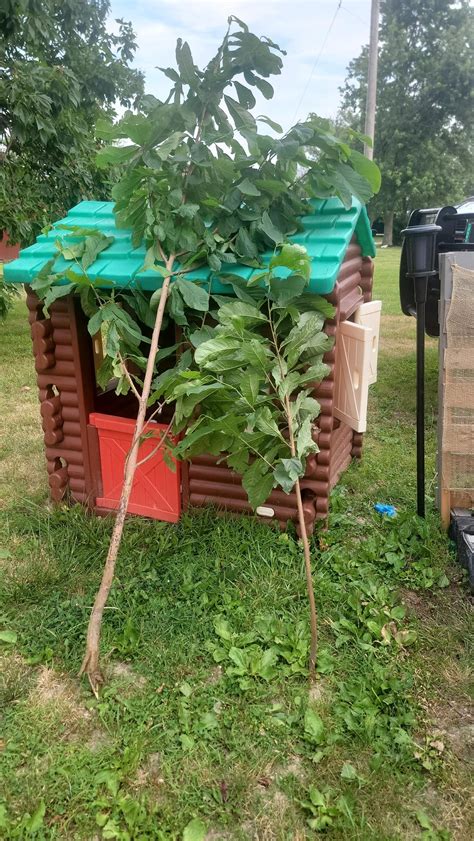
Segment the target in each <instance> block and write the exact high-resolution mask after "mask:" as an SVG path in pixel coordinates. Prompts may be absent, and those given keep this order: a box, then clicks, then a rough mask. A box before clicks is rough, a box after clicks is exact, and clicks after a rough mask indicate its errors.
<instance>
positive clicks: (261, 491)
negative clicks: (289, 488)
mask: <svg viewBox="0 0 474 841" xmlns="http://www.w3.org/2000/svg"><path fill="white" fill-rule="evenodd" d="M242 485H243V486H244V489H245V491H246V493H247V496H248V498H249V503H250V505H251V506H252V508H253V509H254V511H255V509H256V508H258V506H259V505H263V503H264V502H265V501H266V499H267V498H268V496H269V494H270V493H271V491H272V488H273V475H272V474H271V473H269V472H268V466H267V465H266V464H265V462H263V461H262V460H261V459H260V458H256V459H255V461H253V462H252V464H251V465H250V467H248V468H247V469H246V470H245V472H244V474H243V476H242Z"/></svg>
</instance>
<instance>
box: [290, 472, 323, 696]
mask: <svg viewBox="0 0 474 841" xmlns="http://www.w3.org/2000/svg"><path fill="white" fill-rule="evenodd" d="M295 491H296V505H297V508H298V524H299V527H300V534H301V540H302V541H303V553H304V565H305V571H306V589H307V591H308V599H309V618H310V626H311V643H310V647H309V679H310V681H312V682H313V681H314V680H316V655H317V651H318V617H317V612H316V601H315V598H314V587H313V573H312V569H311V552H310V548H309V540H308V533H307V531H306V523H305V519H304V511H303V501H302V499H301V487H300V480H299V479H297V480H296V485H295Z"/></svg>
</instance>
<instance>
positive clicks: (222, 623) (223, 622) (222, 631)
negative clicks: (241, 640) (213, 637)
mask: <svg viewBox="0 0 474 841" xmlns="http://www.w3.org/2000/svg"><path fill="white" fill-rule="evenodd" d="M214 630H215V632H216V634H217V636H218V637H220V638H221V639H223V640H227V641H229V640H231V639H232V631H231V630H230V628H229V623H228V621H227V619H224V617H223V616H216V618H215V619H214Z"/></svg>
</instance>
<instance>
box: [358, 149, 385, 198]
mask: <svg viewBox="0 0 474 841" xmlns="http://www.w3.org/2000/svg"><path fill="white" fill-rule="evenodd" d="M351 163H352V166H353V167H354V169H355V171H356V172H358V173H359V175H362V176H363V178H365V179H366V180H367V181H368V182H369V185H370V188H371V190H372V192H373V193H378V191H379V190H380V185H381V183H382V174H381V172H380V169H379V168H378V166H377V164H376V163H374V161H371V160H369V158H366V157H365V155H362V154H361V153H360V152H357V150H356V149H352V150H351Z"/></svg>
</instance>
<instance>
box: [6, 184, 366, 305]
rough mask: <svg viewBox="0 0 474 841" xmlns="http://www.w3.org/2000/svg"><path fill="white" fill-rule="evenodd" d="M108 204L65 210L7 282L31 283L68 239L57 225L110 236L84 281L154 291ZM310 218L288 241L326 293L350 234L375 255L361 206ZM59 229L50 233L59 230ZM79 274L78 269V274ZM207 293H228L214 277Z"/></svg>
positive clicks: (327, 205)
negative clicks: (302, 253) (58, 243)
mask: <svg viewBox="0 0 474 841" xmlns="http://www.w3.org/2000/svg"><path fill="white" fill-rule="evenodd" d="M113 208H114V204H113V202H97V201H83V202H80V204H78V205H76V207H73V208H72V210H70V211H69V213H68V215H67V216H66V218H65V219H60V220H59V221H58V222H55V224H54V225H53V230H51V231H50V232H49V233H48V234H41V235H40V236H39V237H38V239H37V241H36V243H35V244H34V245H30V246H29V247H28V248H24V249H23V250H22V251H21V252H20V255H19V257H17V259H16V260H13V261H12V262H11V263H7V264H6V265H5V268H4V279H5V281H6V282H7V283H31V282H32V281H33V280H34V279H35V277H36V275H37V274H38V272H39V271H40V270H41V269H42V268H43V266H44V264H45V263H46V262H47V261H48V260H50V259H51V258H52V257H53V256H54V254H55V253H56V248H55V244H54V243H55V240H56V239H58V237H59V238H62V237H67V236H71V234H70V232H68V231H66V230H64V229H62V230H61V228H60V226H61V225H69V226H70V225H79V226H81V227H87V228H97V229H99V230H100V231H102V233H104V234H106V235H107V236H113V237H114V242H113V243H112V244H111V245H110V246H109V247H108V248H107V249H105V251H102V252H101V254H99V256H98V258H97V260H96V261H95V263H93V265H92V266H91V267H90V268H89V269H88V272H87V273H88V276H89V277H90V279H91V280H93V281H95V282H96V284H97V286H98V287H100V286H101V283H100V281H101V278H103V279H104V281H107V283H104V286H107V287H110V282H112V283H113V284H114V285H115V286H117V287H123V286H136V285H138V286H140V287H141V288H142V289H145V290H154V289H157V288H159V287H160V286H161V284H162V282H163V280H162V278H161V276H160V274H159V273H157V272H155V271H153V270H148V271H141V269H142V266H143V263H144V259H145V246H144V245H141V246H140V247H139V248H134V247H133V246H132V240H131V232H130V231H129V230H126V229H120V228H116V227H115V217H114V213H113ZM311 208H312V211H313V212H312V213H311V214H308V215H307V216H304V217H303V218H302V220H301V221H302V224H303V227H304V230H303V231H301V232H300V233H298V234H296V235H295V236H293V237H290V240H291V241H292V242H296V243H299V244H301V245H304V246H305V248H306V249H307V251H308V254H309V255H310V257H311V261H312V267H311V278H310V283H309V289H310V291H312V292H314V293H319V294H323V295H326V294H329V293H330V292H332V290H333V288H334V284H335V282H336V278H337V275H338V273H339V268H340V265H341V263H342V261H343V259H344V255H345V253H346V250H347V246H348V245H349V243H350V241H351V239H352V236H353V234H354V233H355V234H356V237H357V240H358V242H359V245H360V247H361V249H362V254H363V255H364V256H365V257H369V256H370V257H373V256H375V245H374V241H373V238H372V232H371V229H370V223H369V219H368V216H367V211H366V210H365V207H363V205H361V203H360V202H359V201H358V200H357V199H355V198H354V199H353V202H352V207H351V208H349V210H346V209H345V208H344V206H343V205H342V203H341V202H340V201H339V199H336V198H331V199H325V200H317V201H314V202H312V203H311ZM58 228H59V230H55V229H58ZM270 257H271V253H270V252H269V253H268V254H266V255H263V261H264V262H265V259H267V260H269V259H270ZM66 268H73V269H74V266H73V265H72V264H71V263H70V262H66V261H65V260H63V258H60V259H59V260H58V261H57V263H56V266H55V270H56V271H63V270H64V269H66ZM77 271H78V272H79V268H78V269H77ZM255 271H256V270H255V269H253V268H249V267H248V266H243V265H235V264H228V266H227V268H226V272H227V273H232V274H237V275H240V277H242V278H245V279H249V278H250V277H251V276H252V274H253V273H254V272H255ZM211 274H212V272H211V270H210V269H209V268H208V267H202V268H200V269H197V270H196V271H194V272H189V273H188V274H187V275H186V278H187V280H194V281H205V280H207V279H208V278H209V276H210V275H211ZM212 291H213V292H221V293H227V294H228V293H229V286H228V285H223V284H222V283H220V282H219V280H218V279H217V278H215V277H214V278H213V280H212Z"/></svg>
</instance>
